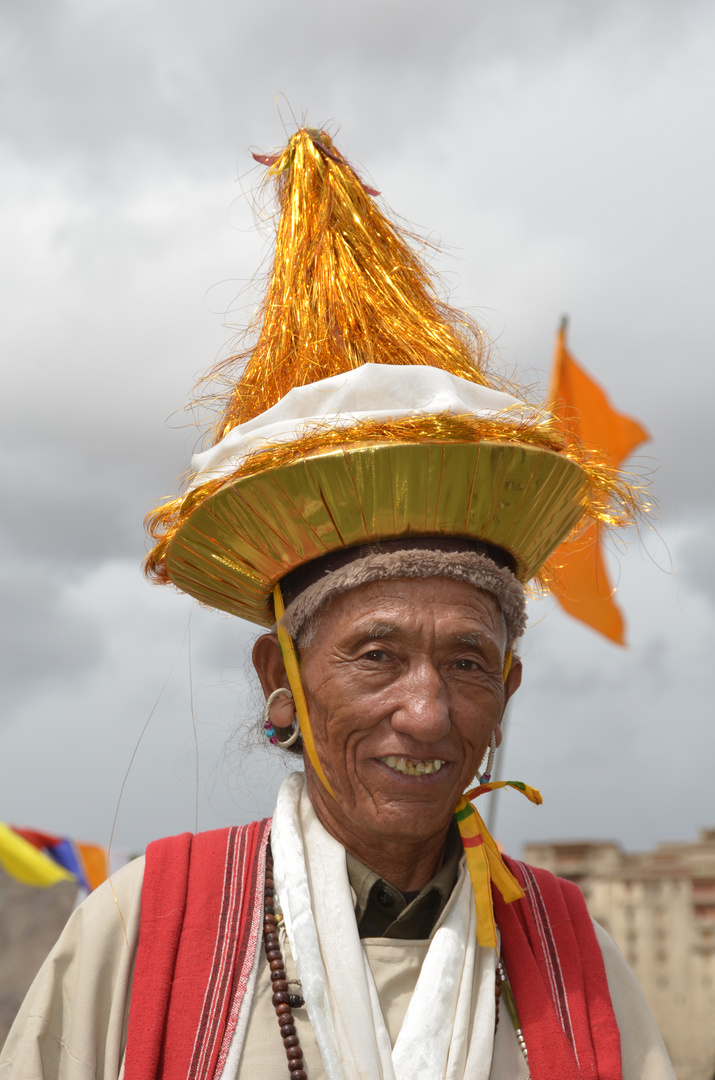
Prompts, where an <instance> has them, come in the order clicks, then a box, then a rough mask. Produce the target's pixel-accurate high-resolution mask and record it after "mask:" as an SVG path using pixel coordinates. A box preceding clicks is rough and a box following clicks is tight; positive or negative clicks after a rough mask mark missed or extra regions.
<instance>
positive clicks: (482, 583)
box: [281, 548, 526, 649]
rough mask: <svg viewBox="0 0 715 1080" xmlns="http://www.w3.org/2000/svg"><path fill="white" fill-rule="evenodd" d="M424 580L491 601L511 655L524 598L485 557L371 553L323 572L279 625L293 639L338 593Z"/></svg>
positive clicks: (472, 553) (510, 576)
mask: <svg viewBox="0 0 715 1080" xmlns="http://www.w3.org/2000/svg"><path fill="white" fill-rule="evenodd" d="M427 577H446V578H452V579H453V580H455V581H466V582H468V583H469V584H470V585H475V586H476V587H477V588H478V589H484V591H485V592H488V593H491V594H492V595H493V596H495V597H496V599H497V601H498V603H499V607H500V608H501V611H502V615H503V616H504V622H505V625H506V637H507V643H506V647H507V649H511V648H512V646H513V644H514V642H515V641H516V640H517V639H518V638H520V637H521V635H522V634H523V632H524V627H525V626H526V597H525V594H524V587H523V585H522V584H521V583H520V582H519V581H517V579H516V578H515V577H514V575H513V574H512V572H511V570H508V569H507V568H506V567H499V566H497V565H496V564H495V563H494V562H493V561H492V560H491V559H490V558H489V557H488V556H487V555H481V554H479V553H478V552H475V551H430V550H428V549H425V548H415V549H407V550H399V551H391V552H374V553H372V554H369V555H366V556H364V557H363V558H359V559H355V560H354V561H353V562H350V563H348V564H347V565H345V566H341V567H340V568H339V569H337V570H329V571H327V573H325V574H324V575H323V576H322V577H321V578H319V579H318V580H317V581H315V582H313V584H312V585H309V586H308V587H307V588H306V589H304V590H303V592H301V593H299V595H298V596H297V597H296V598H295V599H294V600H292V601H291V602H290V603H289V604H288V607H287V608H286V611H285V614H284V616H283V618H282V620H281V625H282V626H283V627H284V628H285V629H286V631H287V632H288V633H289V634H290V636H291V637H292V638H296V639H297V638H298V637H299V636H300V634H301V631H305V630H306V629H307V627H308V624H309V622H310V620H311V619H312V618H313V616H315V615H316V614H318V612H319V611H320V609H321V608H322V607H323V606H324V605H325V604H327V603H328V601H329V600H331V599H332V598H333V597H334V596H336V595H337V594H338V593H341V592H347V591H348V589H355V588H357V587H358V586H359V585H366V584H367V583H368V582H371V581H388V580H390V579H391V578H427Z"/></svg>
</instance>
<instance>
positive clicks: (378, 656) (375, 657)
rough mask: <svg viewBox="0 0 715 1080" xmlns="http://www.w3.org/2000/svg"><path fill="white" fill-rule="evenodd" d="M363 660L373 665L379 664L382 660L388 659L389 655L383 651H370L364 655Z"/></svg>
mask: <svg viewBox="0 0 715 1080" xmlns="http://www.w3.org/2000/svg"><path fill="white" fill-rule="evenodd" d="M362 658H363V660H369V661H370V662H371V663H373V664H379V663H380V661H381V660H386V659H387V653H386V652H383V651H382V649H370V651H369V652H366V653H363V657H362Z"/></svg>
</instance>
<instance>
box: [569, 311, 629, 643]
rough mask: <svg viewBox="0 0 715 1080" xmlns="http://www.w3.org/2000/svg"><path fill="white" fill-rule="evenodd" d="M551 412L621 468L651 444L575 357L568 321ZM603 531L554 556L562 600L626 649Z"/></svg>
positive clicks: (596, 528) (590, 532)
mask: <svg viewBox="0 0 715 1080" xmlns="http://www.w3.org/2000/svg"><path fill="white" fill-rule="evenodd" d="M550 406H551V409H552V411H553V412H554V414H555V415H556V416H558V417H560V418H561V420H562V421H563V423H564V425H565V426H566V427H567V428H568V429H569V430H570V431H572V432H573V433H574V435H576V436H578V438H580V439H581V441H582V442H584V443H585V444H586V445H587V446H591V447H594V448H597V449H599V450H600V451H601V452H605V453H606V454H608V456H609V457H610V459H611V464H612V465H620V464H621V462H622V461H624V460H625V459H626V458H627V457H628V456H629V454H631V453H632V452H633V450H635V448H636V447H637V446H639V445H640V443H642V442H644V441H645V440H646V439H649V438H650V436H649V434H648V432H647V431H646V430H645V428H644V427H642V426H641V425H640V424H639V423H638V421H637V420H633V419H632V418H631V417H630V416H625V415H624V414H623V413H619V412H617V411H616V409H614V407H613V405H612V404H611V402H610V401H609V399H608V396H607V395H606V393H605V392H604V391H603V390H602V389H601V387H600V386H599V385H598V384H597V383H595V382H594V381H593V379H592V378H591V376H590V375H588V374H587V373H586V372H585V371H584V370H583V368H582V367H579V365H578V364H577V363H576V361H575V360H574V358H573V357H572V356H571V355H570V353H569V352H568V350H567V348H566V319H564V320H563V321H562V323H561V328H560V330H559V333H558V336H557V338H556V351H555V354H554V370H553V375H552V379H551V392H550ZM601 529H602V526H600V525H598V524H596V523H593V524H592V525H590V526H589V527H588V528H587V529H586V530H585V532H584V533H582V534H581V536H579V537H578V539H577V540H575V541H572V542H571V543H566V544H562V545H561V546H560V547H559V548H557V550H556V552H555V553H554V555H553V556H552V566H553V568H554V572H555V577H556V585H557V588H556V597H557V599H558V601H559V603H560V604H561V606H562V607H563V609H564V610H565V611H567V612H568V613H569V615H573V616H574V618H576V619H580V620H581V621H582V622H585V623H586V624H587V625H588V626H591V627H592V628H593V629H594V630H598V632H599V633H601V634H604V635H605V636H606V637H607V638H609V639H610V640H611V641H613V642H615V643H616V644H617V645H625V637H624V624H623V616H622V615H621V612H620V609H619V608H618V605H617V604H616V602H615V600H614V599H613V591H614V590H613V587H612V586H611V583H610V581H609V580H608V574H607V571H606V565H605V562H604V560H603V553H602V550H601Z"/></svg>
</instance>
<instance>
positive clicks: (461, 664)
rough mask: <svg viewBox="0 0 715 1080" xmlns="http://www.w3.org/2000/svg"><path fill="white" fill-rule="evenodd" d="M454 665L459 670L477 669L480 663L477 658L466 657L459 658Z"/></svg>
mask: <svg viewBox="0 0 715 1080" xmlns="http://www.w3.org/2000/svg"><path fill="white" fill-rule="evenodd" d="M454 666H455V667H456V668H457V671H475V670H476V668H477V667H478V664H477V662H476V660H466V659H465V658H462V659H461V660H457V662H456V663H455V665H454Z"/></svg>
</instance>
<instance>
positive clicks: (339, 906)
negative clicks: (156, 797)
mask: <svg viewBox="0 0 715 1080" xmlns="http://www.w3.org/2000/svg"><path fill="white" fill-rule="evenodd" d="M271 847H272V850H273V860H274V880H275V887H276V892H277V894H278V900H279V903H280V906H281V909H282V911H283V916H284V919H285V925H286V932H287V934H288V939H289V941H290V944H291V949H292V951H293V957H294V959H295V965H296V968H297V971H298V976H299V978H300V980H301V983H302V986H303V996H304V998H305V1005H306V1009H307V1011H308V1016H309V1018H310V1021H311V1024H312V1025H313V1031H314V1033H315V1037H316V1040H317V1043H318V1047H319V1049H320V1054H321V1057H322V1059H323V1065H324V1068H325V1074H326V1076H327V1080H413V1078H414V1077H415V1076H419V1077H420V1080H463V1077H465V1076H469V1078H470V1080H488V1077H489V1072H490V1069H491V1061H492V1051H493V1047H494V978H495V974H494V966H495V957H494V953H493V952H492V950H491V949H482V948H480V947H479V946H478V945H477V943H476V913H475V908H474V898H473V894H472V886H471V882H470V880H469V875H468V874H467V873H466V871H465V869H464V865H462V867H461V869H460V873H459V878H458V880H457V884H456V885H455V887H454V891H453V893H452V896H451V897H450V900H449V903H448V905H447V907H446V909H445V911H444V912H443V914H442V917H441V918H440V920H439V922H438V924H437V927H436V929H435V930H434V931H433V933H432V936H431V939H430V945H429V949H428V951H427V955H426V957H425V959H424V962H423V964H422V970H421V972H420V976H419V979H418V980H417V986H416V987H415V991H414V994H413V996H412V1000H411V1002H410V1004H409V1006H408V1009H407V1013H406V1015H405V1019H404V1021H403V1023H402V1027H401V1029H400V1033H399V1035H398V1037H397V1041H396V1043H395V1045H394V1047H392V1046H391V1045H390V1037H389V1035H388V1032H387V1028H386V1026H385V1021H384V1018H383V1015H382V1010H381V1008H380V1002H379V999H378V995H377V990H376V988H375V981H374V979H373V976H372V972H371V970H370V967H369V964H368V961H367V957H366V956H365V952H364V950H363V947H362V944H361V942H360V937H359V935H358V929H357V923H356V920H355V911H354V908H353V901H352V895H351V892H350V884H349V881H348V873H347V866H346V860H345V849H344V848H343V846H342V844H339V843H338V841H337V840H335V839H334V838H333V837H332V836H331V835H330V834H329V833H328V832H326V830H325V829H324V828H323V826H322V825H321V824H320V822H319V821H318V818H317V816H316V814H315V811H314V810H313V807H312V805H311V802H310V799H309V797H308V792H307V790H306V788H305V777H304V776H303V774H302V773H292V774H291V775H290V776H289V777H288V778H287V780H285V782H284V783H283V785H282V787H281V789H280V792H279V794H278V803H277V806H276V812H275V815H274V818H273V827H272V831H271Z"/></svg>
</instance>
